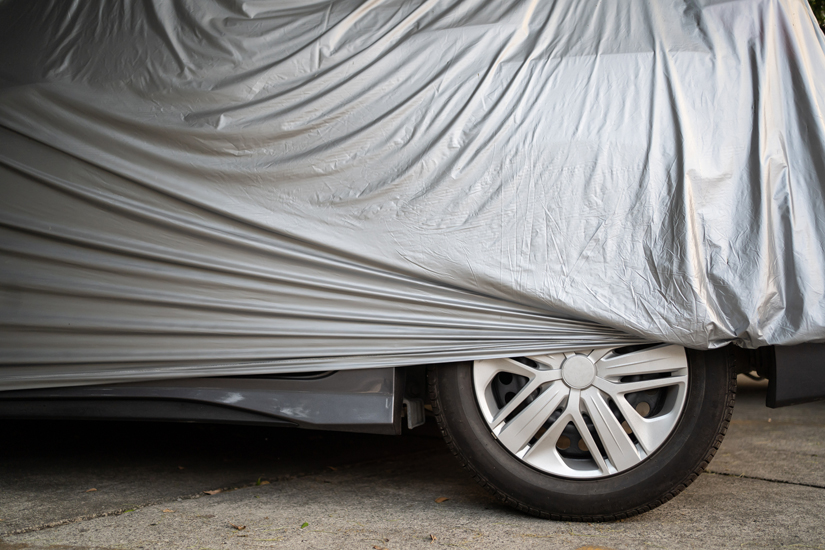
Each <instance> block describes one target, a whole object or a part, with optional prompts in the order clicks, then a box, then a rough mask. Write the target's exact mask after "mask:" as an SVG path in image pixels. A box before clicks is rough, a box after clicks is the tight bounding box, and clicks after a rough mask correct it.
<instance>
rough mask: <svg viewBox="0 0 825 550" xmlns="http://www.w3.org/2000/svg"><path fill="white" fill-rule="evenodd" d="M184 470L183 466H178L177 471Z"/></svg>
mask: <svg viewBox="0 0 825 550" xmlns="http://www.w3.org/2000/svg"><path fill="white" fill-rule="evenodd" d="M185 469H186V468H184V467H183V466H178V470H185Z"/></svg>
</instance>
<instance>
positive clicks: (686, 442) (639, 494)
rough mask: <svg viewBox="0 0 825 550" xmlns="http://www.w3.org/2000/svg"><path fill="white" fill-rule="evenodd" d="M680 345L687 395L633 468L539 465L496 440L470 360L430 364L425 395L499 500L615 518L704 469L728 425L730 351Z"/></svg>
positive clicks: (558, 514)
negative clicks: (565, 473) (576, 470)
mask: <svg viewBox="0 0 825 550" xmlns="http://www.w3.org/2000/svg"><path fill="white" fill-rule="evenodd" d="M686 351H687V360H688V369H689V382H688V395H687V398H686V403H685V408H684V411H683V413H682V415H681V418H680V420H679V421H678V423H677V425H676V427H675V428H674V430H673V432H672V433H671V435H670V436H669V438H668V439H667V440H666V441H665V443H664V444H662V446H661V447H660V448H659V449H657V450H656V452H654V453H653V454H651V455H650V456H649V457H647V458H646V459H645V460H643V461H642V462H641V463H639V464H638V465H637V466H635V467H634V468H632V469H630V470H627V471H624V472H620V473H618V474H615V475H612V476H608V477H603V478H598V479H581V480H578V479H569V478H562V477H557V476H554V475H550V474H547V473H544V472H541V471H538V470H536V469H534V468H532V467H531V466H529V465H528V464H526V463H524V462H522V461H521V460H519V459H518V458H516V457H515V456H514V455H512V454H511V453H510V452H508V451H507V450H506V449H505V448H504V447H503V446H502V445H501V444H499V442H498V441H497V440H496V438H495V437H494V436H493V435H492V433H491V432H490V429H489V427H488V425H487V423H486V422H485V421H484V418H483V417H482V415H481V412H480V411H479V407H478V405H477V403H476V399H475V396H474V390H473V380H472V373H473V364H472V362H465V363H452V364H445V365H436V366H433V367H430V370H429V372H428V381H429V392H430V400H431V404H432V407H433V412H434V413H435V416H436V418H437V420H438V425H439V427H440V429H441V433H442V435H443V436H444V438H445V440H446V441H447V444H448V446H449V448H450V449H451V450H452V452H453V454H454V455H455V456H456V457H457V458H458V460H459V461H460V462H461V464H462V465H463V466H464V467H465V468H467V469H468V470H469V471H470V472H471V473H472V475H473V477H474V478H475V480H476V481H477V482H478V483H479V484H481V486H482V487H484V488H485V489H487V490H488V491H489V492H490V493H492V494H493V495H495V496H496V497H497V498H498V499H499V500H500V501H502V502H504V503H506V504H508V505H509V506H512V507H514V508H517V509H518V510H521V511H522V512H526V513H528V514H532V515H534V516H539V517H543V518H549V519H554V520H567V521H588V522H593V521H612V520H618V519H623V518H627V517H630V516H633V515H636V514H640V513H642V512H646V511H648V510H651V509H653V508H655V507H657V506H659V505H661V504H663V503H665V502H667V501H668V500H670V499H671V498H673V497H674V496H676V495H677V494H679V493H680V492H681V491H682V490H683V489H685V488H686V487H687V486H688V485H690V483H691V482H692V481H693V480H694V479H696V478H697V477H698V475H699V474H700V473H701V472H702V471H703V470H704V469H705V467H706V466H707V465H708V463H709V462H710V460H711V458H713V455H714V454H715V453H716V450H717V449H718V448H719V445H720V444H721V443H722V438H723V437H724V435H725V433H726V432H727V429H728V424H729V423H730V418H731V414H732V412H733V404H734V400H735V396H736V373H735V369H734V366H733V361H732V354H730V353H729V352H728V351H726V350H725V349H722V350H712V351H704V352H702V351H693V350H686Z"/></svg>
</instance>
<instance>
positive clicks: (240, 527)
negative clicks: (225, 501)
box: [229, 523, 246, 531]
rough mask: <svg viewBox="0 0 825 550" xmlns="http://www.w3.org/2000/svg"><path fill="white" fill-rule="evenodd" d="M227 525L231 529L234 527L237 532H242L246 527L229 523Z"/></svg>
mask: <svg viewBox="0 0 825 550" xmlns="http://www.w3.org/2000/svg"><path fill="white" fill-rule="evenodd" d="M229 525H231V526H232V527H234V528H235V529H237V530H238V531H243V530H244V529H246V525H235V524H234V523H230V524H229Z"/></svg>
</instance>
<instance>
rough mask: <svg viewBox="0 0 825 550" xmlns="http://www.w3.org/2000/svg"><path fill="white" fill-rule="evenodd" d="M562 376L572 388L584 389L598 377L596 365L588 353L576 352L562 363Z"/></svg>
mask: <svg viewBox="0 0 825 550" xmlns="http://www.w3.org/2000/svg"><path fill="white" fill-rule="evenodd" d="M561 377H562V379H563V380H564V383H565V384H567V385H568V386H570V387H571V388H574V389H577V390H583V389H584V388H586V387H588V386H589V385H590V384H592V383H593V380H594V379H595V378H596V365H594V364H593V361H591V360H590V358H589V357H587V356H586V355H581V354H576V355H574V356H572V357H568V358H567V359H565V360H564V363H562V364H561Z"/></svg>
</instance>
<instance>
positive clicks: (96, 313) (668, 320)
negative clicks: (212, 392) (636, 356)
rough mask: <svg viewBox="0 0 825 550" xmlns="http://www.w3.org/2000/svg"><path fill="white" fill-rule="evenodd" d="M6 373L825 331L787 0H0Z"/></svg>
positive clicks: (809, 100)
mask: <svg viewBox="0 0 825 550" xmlns="http://www.w3.org/2000/svg"><path fill="white" fill-rule="evenodd" d="M0 60H2V61H1V62H0V189H1V191H0V192H1V193H2V196H1V197H0V199H1V200H0V322H1V323H2V331H1V332H0V389H14V388H34V387H46V386H59V385H74V384H90V383H99V382H112V381H133V380H144V379H159V378H165V377H183V376H214V375H227V374H252V373H261V372H279V371H307V370H323V369H341V368H363V367H371V366H385V365H406V364H416V363H429V362H440V361H451V360H464V359H472V358H482V357H500V356H519V355H530V354H538V353H541V352H546V351H550V350H571V349H580V348H589V347H601V346H609V345H622V344H625V343H627V344H629V343H635V342H641V341H665V342H671V343H678V344H683V345H686V346H691V347H697V348H708V347H717V346H721V345H724V344H726V343H728V342H735V343H737V344H739V345H742V346H746V347H757V346H761V345H765V344H793V343H799V342H808V341H822V340H825V301H823V300H824V299H823V293H824V292H825V246H824V243H825V239H823V236H824V235H825V201H824V200H823V195H824V194H825V193H824V192H825V189H824V188H825V118H823V116H824V115H825V38H823V35H822V32H821V31H820V30H819V28H818V27H817V25H816V23H815V21H814V18H813V14H812V12H811V10H810V8H809V7H808V5H807V3H806V2H804V1H803V0H735V1H724V2H721V1H719V2H717V1H703V0H695V1H694V0H682V1H676V0H659V1H656V0H654V1H650V0H632V1H630V0H628V1H622V2H603V1H602V2H597V1H595V0H559V1H550V0H545V1H541V2H539V1H537V0H529V1H528V0H523V1H521V0H513V1H509V0H508V1H501V2H498V1H495V2H491V1H488V0H466V1H448V0H440V1H435V0H427V1H423V0H367V1H346V0H342V1H325V2H321V1H311V0H307V1H299V0H282V1H276V0H247V1H244V0H214V1H209V0H107V1H104V0H73V1H70V0H51V1H48V0H45V1H41V0H37V1H33V0H5V1H3V2H2V3H0Z"/></svg>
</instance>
